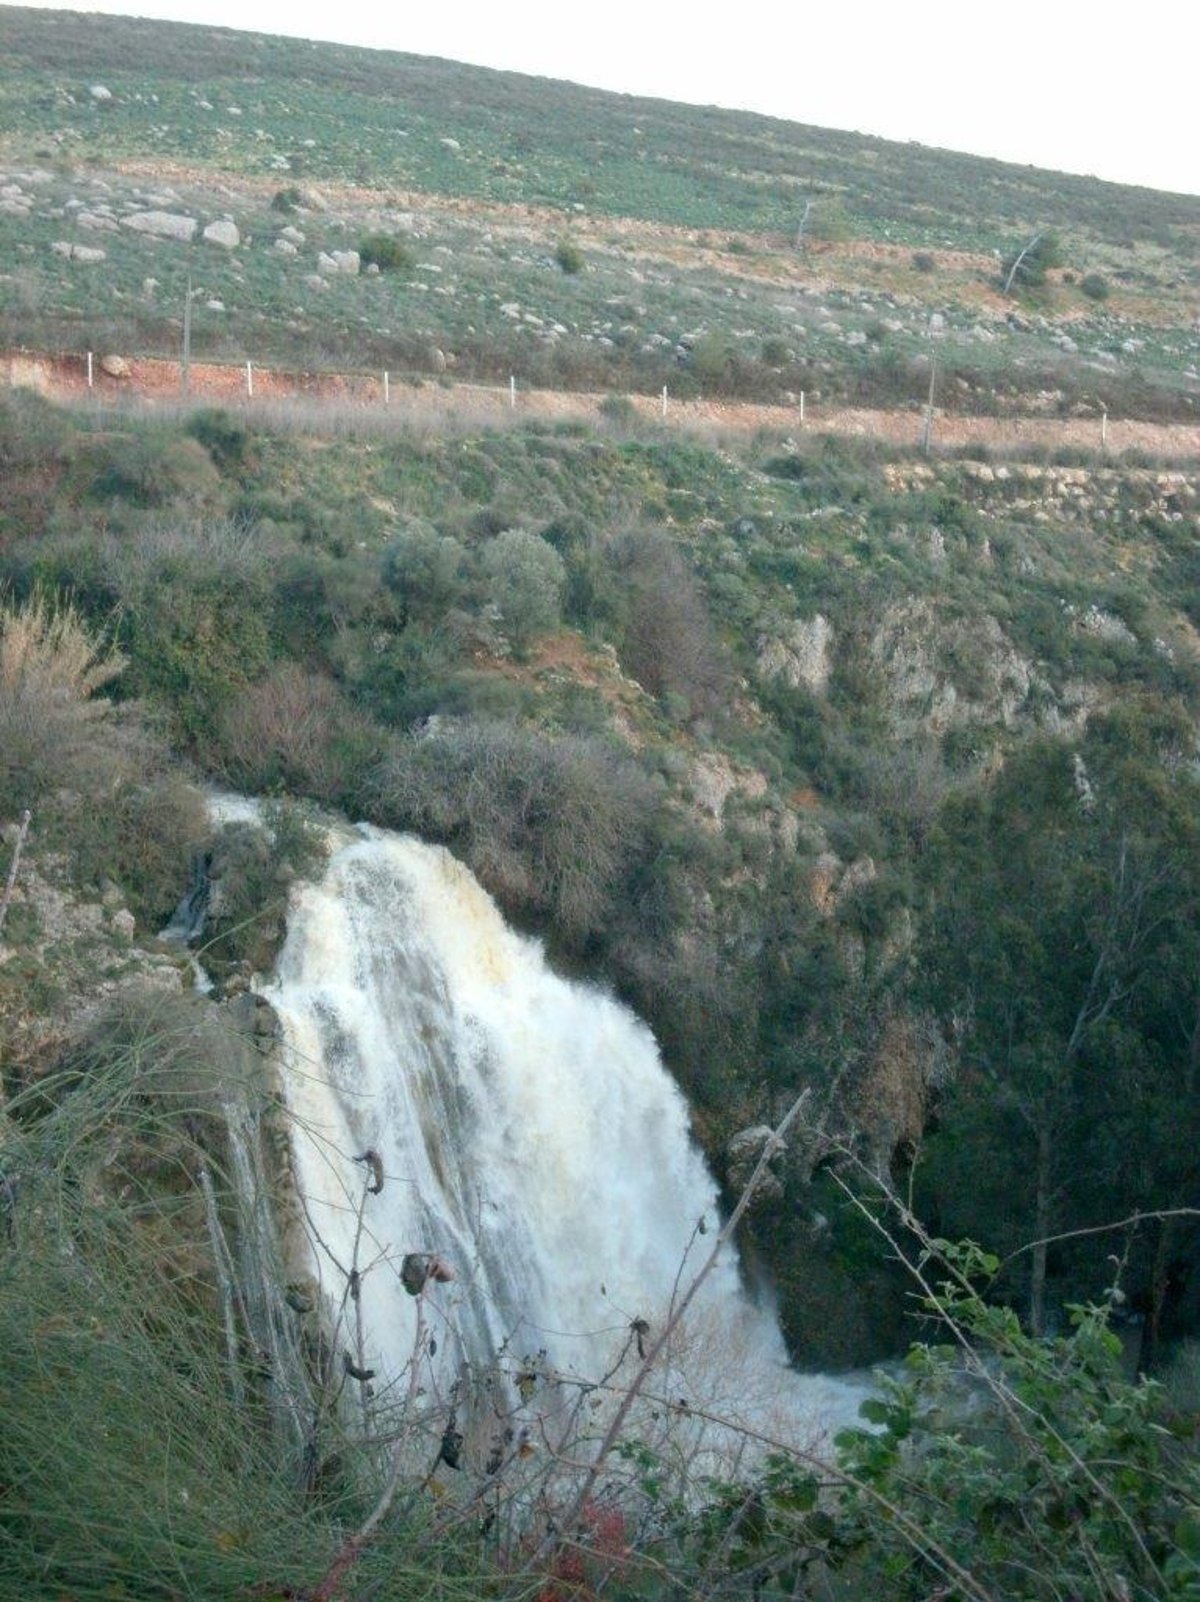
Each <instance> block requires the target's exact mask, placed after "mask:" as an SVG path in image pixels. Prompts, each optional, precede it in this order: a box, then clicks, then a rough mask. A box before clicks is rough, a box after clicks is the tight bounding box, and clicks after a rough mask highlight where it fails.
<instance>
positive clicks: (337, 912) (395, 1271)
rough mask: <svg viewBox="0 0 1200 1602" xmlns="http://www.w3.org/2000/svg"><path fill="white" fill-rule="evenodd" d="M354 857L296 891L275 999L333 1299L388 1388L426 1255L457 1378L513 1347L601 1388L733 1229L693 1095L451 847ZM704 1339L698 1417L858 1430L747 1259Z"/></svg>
mask: <svg viewBox="0 0 1200 1602" xmlns="http://www.w3.org/2000/svg"><path fill="white" fill-rule="evenodd" d="M344 841H345V837H344V836H343V843H341V844H340V845H339V847H338V848H337V849H336V850H335V851H334V854H333V856H332V857H331V859H330V862H329V865H328V868H327V871H326V872H325V874H324V876H323V878H322V879H321V881H320V882H319V883H317V884H312V885H305V886H304V887H302V888H301V889H299V890H298V891H297V892H296V894H295V898H294V902H293V906H292V910H291V913H290V916H289V924H288V936H287V941H286V944H285V947H284V950H283V953H282V955H281V958H280V962H279V966H278V972H277V976H276V979H275V981H274V982H273V983H272V985H271V986H270V987H268V988H267V990H266V992H265V993H266V995H267V996H268V998H269V999H270V1001H271V1002H272V1004H273V1005H274V1007H275V1008H276V1011H277V1012H278V1014H279V1016H280V1019H281V1021H282V1025H283V1031H284V1061H285V1074H284V1078H285V1091H286V1097H287V1100H288V1103H289V1106H290V1108H291V1112H292V1115H293V1118H294V1134H293V1142H294V1148H295V1164H296V1177H297V1181H298V1185H299V1189H300V1192H301V1194H302V1196H303V1198H304V1205H305V1211H306V1213H307V1218H308V1224H309V1237H310V1240H311V1242H312V1243H313V1245H312V1250H313V1260H314V1261H313V1267H314V1271H315V1272H316V1274H317V1276H318V1277H319V1279H320V1282H321V1285H322V1288H323V1290H324V1292H325V1294H326V1295H327V1296H328V1297H329V1298H331V1299H332V1300H333V1301H334V1302H335V1303H337V1302H338V1301H345V1297H346V1287H347V1278H348V1276H349V1274H350V1272H351V1270H352V1269H357V1271H358V1274H359V1276H360V1279H359V1281H358V1282H357V1284H358V1285H359V1286H360V1296H361V1302H360V1307H361V1313H362V1318H363V1329H364V1332H365V1333H364V1341H363V1353H362V1354H361V1355H363V1356H365V1359H366V1361H367V1362H368V1363H369V1365H370V1366H371V1367H372V1368H373V1369H376V1370H378V1371H379V1374H380V1376H381V1378H380V1381H379V1383H380V1384H385V1383H386V1381H387V1379H388V1378H389V1377H390V1378H395V1377H397V1376H399V1375H401V1374H402V1372H403V1371H404V1369H405V1365H406V1364H407V1363H408V1361H409V1359H410V1357H411V1356H412V1353H413V1351H414V1343H415V1342H416V1341H417V1339H418V1336H417V1317H418V1308H417V1303H416V1301H415V1300H414V1298H413V1297H412V1296H411V1295H410V1294H409V1293H408V1292H407V1291H406V1290H405V1288H404V1286H403V1284H402V1283H401V1278H400V1270H401V1267H402V1261H403V1259H404V1257H405V1256H406V1255H407V1254H411V1253H432V1254H436V1255H437V1257H438V1258H439V1259H441V1260H442V1261H443V1262H444V1263H445V1264H446V1265H447V1266H448V1267H449V1268H450V1269H451V1270H452V1272H453V1275H454V1279H453V1282H452V1283H445V1284H439V1285H438V1286H437V1288H436V1295H431V1296H429V1297H426V1298H423V1299H422V1306H421V1317H422V1318H424V1319H425V1320H426V1329H427V1331H428V1332H431V1333H432V1334H433V1335H434V1337H435V1344H436V1347H437V1350H438V1358H437V1362H438V1364H439V1365H441V1369H442V1373H443V1375H444V1376H445V1375H449V1374H451V1373H453V1372H454V1371H455V1370H456V1369H457V1368H458V1367H459V1366H460V1365H461V1364H462V1363H463V1362H464V1361H465V1362H468V1363H471V1364H476V1365H480V1364H486V1363H487V1362H489V1361H490V1360H491V1359H493V1358H494V1357H495V1356H496V1354H497V1353H499V1352H501V1351H503V1352H504V1353H505V1354H506V1355H507V1356H508V1358H510V1359H511V1361H512V1362H513V1363H514V1364H515V1365H518V1366H519V1365H520V1363H521V1362H522V1361H523V1360H525V1359H526V1358H527V1357H528V1356H529V1355H530V1354H539V1353H540V1354H544V1356H543V1357H542V1359H541V1361H542V1362H543V1364H545V1365H550V1366H553V1368H555V1369H556V1370H557V1371H559V1372H561V1373H567V1374H572V1375H578V1376H581V1377H592V1378H599V1377H600V1375H601V1374H602V1373H603V1372H604V1371H605V1370H606V1369H607V1368H608V1367H609V1365H610V1364H611V1363H612V1362H613V1360H614V1359H615V1357H616V1355H617V1354H618V1353H619V1352H620V1351H621V1348H622V1346H623V1345H628V1344H629V1343H630V1329H631V1326H632V1325H634V1323H635V1321H637V1320H643V1321H645V1324H646V1325H647V1326H648V1328H649V1330H650V1331H651V1332H654V1331H657V1330H658V1329H659V1328H661V1323H662V1320H663V1319H664V1318H665V1317H666V1316H667V1310H668V1307H669V1305H670V1303H671V1301H672V1297H673V1296H675V1295H677V1294H678V1291H679V1288H680V1286H681V1285H686V1284H687V1283H688V1281H689V1280H690V1278H691V1276H692V1275H693V1274H694V1273H695V1272H696V1270H698V1269H699V1267H700V1265H701V1263H702V1262H703V1260H704V1257H705V1256H706V1255H707V1250H708V1245H709V1243H710V1241H711V1239H712V1238H713V1237H712V1233H711V1232H714V1231H715V1229H716V1228H717V1227H718V1218H717V1212H716V1192H715V1187H714V1184H713V1181H712V1179H711V1178H710V1176H709V1175H708V1173H707V1171H706V1169H705V1166H704V1162H703V1160H702V1157H701V1155H700V1153H699V1151H698V1150H697V1148H696V1147H695V1145H694V1144H693V1142H692V1140H691V1137H690V1134H689V1131H688V1117H687V1109H686V1106H685V1103H684V1100H683V1098H682V1096H681V1095H680V1093H679V1091H678V1090H677V1089H676V1087H675V1085H674V1084H673V1082H672V1081H671V1079H670V1078H669V1076H668V1075H667V1073H666V1072H665V1070H664V1069H663V1067H662V1064H661V1062H660V1060H659V1057H658V1053H657V1050H656V1047H655V1044H654V1040H653V1038H652V1036H651V1034H650V1032H649V1030H648V1029H646V1028H645V1026H644V1025H643V1024H641V1023H640V1022H639V1021H638V1020H637V1019H636V1018H635V1017H634V1016H633V1015H632V1014H631V1013H630V1012H629V1011H627V1010H626V1009H625V1008H624V1007H622V1006H620V1005H619V1004H618V1003H616V1002H615V1001H613V1000H612V999H611V998H609V997H608V996H606V995H604V994H603V993H601V992H600V991H598V990H596V989H593V988H591V987H588V986H584V985H580V984H574V983H569V982H567V981H565V980H563V979H561V978H559V977H557V976H556V975H555V974H554V973H552V972H551V971H550V969H549V968H548V967H547V965H546V963H545V961H544V959H543V956H542V952H541V949H540V947H539V946H538V945H537V944H536V942H534V941H531V940H528V939H525V938H523V937H521V936H519V935H517V934H515V933H514V932H513V931H512V930H510V929H509V928H507V927H506V925H505V924H504V922H503V919H502V918H501V916H500V914H499V912H498V911H497V909H496V907H495V905H494V904H493V902H492V901H491V900H490V899H489V897H488V896H487V895H486V894H485V893H484V891H483V890H482V889H481V888H480V886H479V885H478V883H477V882H476V881H475V880H474V878H473V877H472V876H471V875H470V873H469V872H468V871H467V870H466V869H465V868H464V867H462V866H461V864H459V863H458V862H456V861H455V859H454V858H453V857H451V856H450V855H449V853H447V852H446V851H443V850H441V849H439V848H436V847H431V846H426V845H422V844H420V843H418V842H417V841H415V840H412V839H408V838H404V837H398V836H394V835H389V834H386V833H384V832H382V831H378V830H373V829H363V830H361V831H360V833H359V835H358V837H357V838H355V839H353V840H352V841H351V843H344ZM364 1154H370V1156H369V1160H367V1161H364V1160H363V1157H364ZM380 1183H382V1188H381V1189H380V1188H379V1186H380ZM701 1220H704V1225H703V1226H702V1227H703V1229H704V1230H707V1231H708V1232H710V1233H709V1234H708V1236H707V1238H703V1236H702V1235H701V1233H700V1231H699V1230H698V1226H699V1225H700V1221H701ZM687 1325H688V1328H687V1332H686V1333H685V1334H684V1335H683V1336H681V1338H680V1340H679V1341H678V1342H675V1343H673V1350H672V1358H671V1362H672V1370H671V1378H670V1383H671V1384H672V1386H673V1387H674V1388H675V1391H677V1392H682V1391H683V1390H684V1389H685V1388H686V1389H687V1391H688V1392H689V1394H690V1396H691V1400H692V1403H693V1404H696V1403H700V1404H702V1405H703V1404H710V1405H714V1406H716V1407H718V1408H720V1407H723V1406H729V1407H731V1408H733V1409H734V1410H735V1411H737V1412H739V1413H741V1414H742V1415H743V1416H746V1415H747V1414H749V1415H750V1416H758V1417H765V1416H766V1412H767V1410H768V1409H770V1410H771V1413H772V1416H774V1415H775V1414H777V1413H778V1411H779V1408H780V1404H781V1399H782V1400H783V1410H784V1411H785V1412H786V1413H787V1414H788V1415H789V1417H790V1419H791V1420H792V1422H793V1423H795V1422H797V1421H800V1420H811V1421H812V1423H813V1424H814V1425H815V1426H816V1427H817V1428H818V1429H819V1428H820V1427H821V1425H823V1424H824V1425H826V1426H827V1425H828V1424H830V1423H837V1424H840V1423H842V1422H845V1421H846V1420H847V1419H848V1418H850V1417H851V1416H852V1415H853V1412H854V1407H855V1404H856V1402H857V1398H858V1394H859V1393H857V1392H855V1391H854V1390H852V1389H851V1388H850V1387H848V1386H843V1385H840V1384H839V1383H838V1382H836V1381H832V1380H825V1379H821V1378H819V1377H813V1378H811V1379H806V1378H803V1377H801V1376H797V1375H795V1374H793V1373H792V1372H791V1371H790V1370H788V1369H787V1366H786V1358H785V1353H784V1348H783V1342H782V1339H781V1337H780V1334H779V1332H778V1329H777V1327H776V1325H775V1323H774V1321H773V1319H772V1318H771V1317H770V1316H769V1315H768V1314H766V1313H764V1312H763V1311H761V1310H760V1309H759V1308H757V1307H755V1306H754V1305H753V1304H752V1303H751V1301H750V1300H749V1299H748V1298H747V1297H746V1296H745V1294H744V1293H743V1291H742V1288H741V1286H740V1283H739V1277H738V1271H737V1265H736V1262H735V1260H734V1259H733V1257H732V1255H731V1254H727V1255H726V1257H725V1259H724V1260H723V1261H721V1262H719V1263H718V1265H717V1267H716V1269H715V1271H714V1273H713V1274H712V1275H711V1277H710V1278H709V1280H708V1281H707V1283H706V1284H705V1286H704V1288H703V1291H702V1293H701V1295H700V1296H699V1297H698V1298H697V1304H696V1305H695V1307H694V1308H693V1309H692V1310H691V1311H690V1312H689V1315H688V1320H687ZM627 1361H630V1362H632V1361H633V1358H632V1356H630V1357H629V1358H628V1359H627ZM673 1394H674V1393H673Z"/></svg>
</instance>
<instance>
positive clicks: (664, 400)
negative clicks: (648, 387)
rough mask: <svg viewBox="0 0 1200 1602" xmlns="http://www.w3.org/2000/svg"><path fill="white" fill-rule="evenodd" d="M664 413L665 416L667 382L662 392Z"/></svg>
mask: <svg viewBox="0 0 1200 1602" xmlns="http://www.w3.org/2000/svg"><path fill="white" fill-rule="evenodd" d="M662 414H663V416H664V417H665V416H666V415H667V386H666V385H665V384H664V385H663V392H662Z"/></svg>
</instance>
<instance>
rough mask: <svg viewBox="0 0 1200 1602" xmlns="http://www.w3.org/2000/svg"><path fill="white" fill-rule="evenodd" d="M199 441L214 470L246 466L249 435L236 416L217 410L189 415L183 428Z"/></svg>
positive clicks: (243, 424) (248, 455) (248, 453)
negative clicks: (214, 465)
mask: <svg viewBox="0 0 1200 1602" xmlns="http://www.w3.org/2000/svg"><path fill="white" fill-rule="evenodd" d="M183 426H184V431H185V433H188V434H190V435H191V437H192V438H193V439H197V440H199V441H200V443H201V445H203V446H204V448H205V450H206V451H207V452H208V454H209V455H210V456H211V457H212V459H213V461H214V462H216V464H217V465H218V467H222V468H227V469H229V470H231V471H234V472H237V471H239V470H240V469H242V468H244V467H246V466H248V465H249V457H250V444H251V434H250V430H249V429H248V428H247V427H246V425H245V423H244V422H243V421H242V420H241V418H240V417H235V416H234V415H233V413H232V412H227V411H224V410H223V409H222V408H220V407H216V406H206V407H205V408H204V409H203V410H201V411H198V412H193V413H192V415H191V416H190V417H189V418H188V420H187V422H186V423H185V424H184V425H183Z"/></svg>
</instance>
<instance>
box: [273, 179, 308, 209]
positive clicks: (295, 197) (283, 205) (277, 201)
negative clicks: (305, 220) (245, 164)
mask: <svg viewBox="0 0 1200 1602" xmlns="http://www.w3.org/2000/svg"><path fill="white" fill-rule="evenodd" d="M303 204H304V191H303V190H302V189H301V188H300V187H299V186H298V185H297V184H288V185H287V186H286V187H285V188H283V189H277V190H276V191H275V193H274V194H273V195H272V196H271V210H272V211H282V212H284V213H285V214H290V213H291V212H293V211H299V210H300V208H301V206H303Z"/></svg>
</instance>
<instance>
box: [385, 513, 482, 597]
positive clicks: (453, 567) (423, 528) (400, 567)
mask: <svg viewBox="0 0 1200 1602" xmlns="http://www.w3.org/2000/svg"><path fill="white" fill-rule="evenodd" d="M466 562H467V553H466V549H465V547H464V546H463V545H462V544H461V543H460V542H459V541H458V540H456V539H455V538H454V537H453V536H452V535H449V534H439V533H438V531H437V529H435V528H434V527H433V525H432V524H431V523H426V522H425V521H424V520H423V519H422V518H418V517H413V518H410V519H409V520H408V521H407V522H406V523H405V525H404V527H403V528H402V529H401V531H400V532H399V533H398V534H397V535H396V536H395V538H394V539H393V540H391V542H390V543H389V544H388V546H387V547H386V549H385V550H384V553H383V558H382V563H381V572H382V576H383V583H384V585H385V586H386V588H387V589H388V590H390V591H391V592H392V594H393V595H395V596H396V597H397V598H398V600H399V602H400V605H401V607H402V609H403V614H404V617H405V618H406V619H407V618H431V617H438V616H440V615H441V614H442V613H444V612H445V611H446V610H447V609H448V608H449V607H451V606H453V605H454V603H455V602H456V601H458V600H459V599H460V598H461V597H462V594H463V591H464V588H465V570H466Z"/></svg>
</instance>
